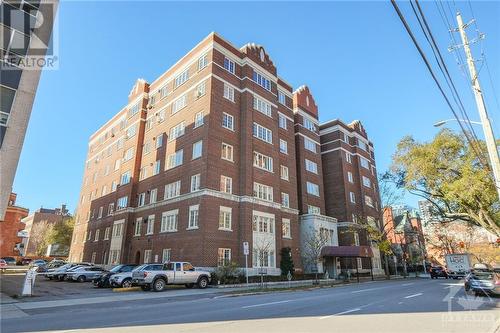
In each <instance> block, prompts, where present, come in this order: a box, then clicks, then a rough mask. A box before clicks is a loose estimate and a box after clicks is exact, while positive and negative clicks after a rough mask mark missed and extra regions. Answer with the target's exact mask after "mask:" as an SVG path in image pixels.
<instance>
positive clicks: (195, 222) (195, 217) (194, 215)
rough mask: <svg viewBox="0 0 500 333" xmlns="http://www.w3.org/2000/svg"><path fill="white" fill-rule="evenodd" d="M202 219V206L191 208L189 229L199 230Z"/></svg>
mask: <svg viewBox="0 0 500 333" xmlns="http://www.w3.org/2000/svg"><path fill="white" fill-rule="evenodd" d="M199 219H200V205H192V206H189V212H188V227H187V229H188V230H190V229H198V228H199Z"/></svg>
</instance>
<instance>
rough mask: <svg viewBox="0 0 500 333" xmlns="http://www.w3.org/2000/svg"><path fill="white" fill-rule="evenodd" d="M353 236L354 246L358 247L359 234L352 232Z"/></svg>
mask: <svg viewBox="0 0 500 333" xmlns="http://www.w3.org/2000/svg"><path fill="white" fill-rule="evenodd" d="M353 236H354V245H356V246H359V234H358V233H357V232H354V233H353Z"/></svg>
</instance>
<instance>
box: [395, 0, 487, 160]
mask: <svg viewBox="0 0 500 333" xmlns="http://www.w3.org/2000/svg"><path fill="white" fill-rule="evenodd" d="M391 4H392V6H393V7H394V10H395V11H396V13H397V14H398V16H399V19H400V20H401V23H403V26H404V27H405V29H406V32H407V33H408V35H409V36H410V38H411V40H412V42H413V44H414V45H415V47H416V48H417V51H418V53H419V54H420V57H421V58H422V60H423V61H424V63H425V65H426V67H427V70H428V71H429V73H430V74H431V76H432V79H433V80H434V82H435V83H436V85H437V87H438V89H439V91H440V92H441V95H442V96H443V98H444V99H445V101H446V104H447V105H448V107H449V108H450V110H451V112H452V113H453V115H454V116H455V118H456V119H457V121H458V124H459V126H460V128H461V129H462V132H463V133H464V134H466V130H465V128H464V126H463V124H462V122H461V121H459V119H460V118H459V117H458V115H457V113H456V111H455V109H454V108H453V106H452V104H451V102H450V100H449V99H448V96H447V95H446V93H445V92H444V90H443V88H442V86H441V84H440V83H439V80H438V79H437V77H436V74H435V73H434V71H433V69H432V66H431V64H430V62H429V60H428V59H427V57H426V55H425V53H424V51H423V50H422V48H421V47H420V44H419V43H418V41H417V39H416V38H415V35H414V34H413V32H412V30H411V28H410V26H409V25H408V23H407V21H406V19H405V18H404V15H403V14H402V12H401V10H400V9H399V6H398V5H397V3H396V1H395V0H391ZM466 139H467V141H468V142H469V144H470V145H471V147H473V144H472V142H471V141H470V138H469V137H468V136H467V135H466ZM474 153H475V154H476V156H477V158H478V159H479V161H482V158H481V155H478V154H477V152H476V151H474ZM486 166H488V164H486Z"/></svg>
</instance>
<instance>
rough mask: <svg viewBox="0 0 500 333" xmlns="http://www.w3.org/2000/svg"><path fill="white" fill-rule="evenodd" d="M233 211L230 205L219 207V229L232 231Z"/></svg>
mask: <svg viewBox="0 0 500 333" xmlns="http://www.w3.org/2000/svg"><path fill="white" fill-rule="evenodd" d="M232 219H233V213H232V208H231V207H224V206H220V207H219V230H224V231H233V229H232Z"/></svg>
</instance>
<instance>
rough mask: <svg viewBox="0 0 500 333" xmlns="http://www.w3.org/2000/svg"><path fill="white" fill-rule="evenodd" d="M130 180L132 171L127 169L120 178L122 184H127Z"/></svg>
mask: <svg viewBox="0 0 500 333" xmlns="http://www.w3.org/2000/svg"><path fill="white" fill-rule="evenodd" d="M129 182H130V171H127V172H125V173H123V174H122V176H121V178H120V185H125V184H128V183H129Z"/></svg>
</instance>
